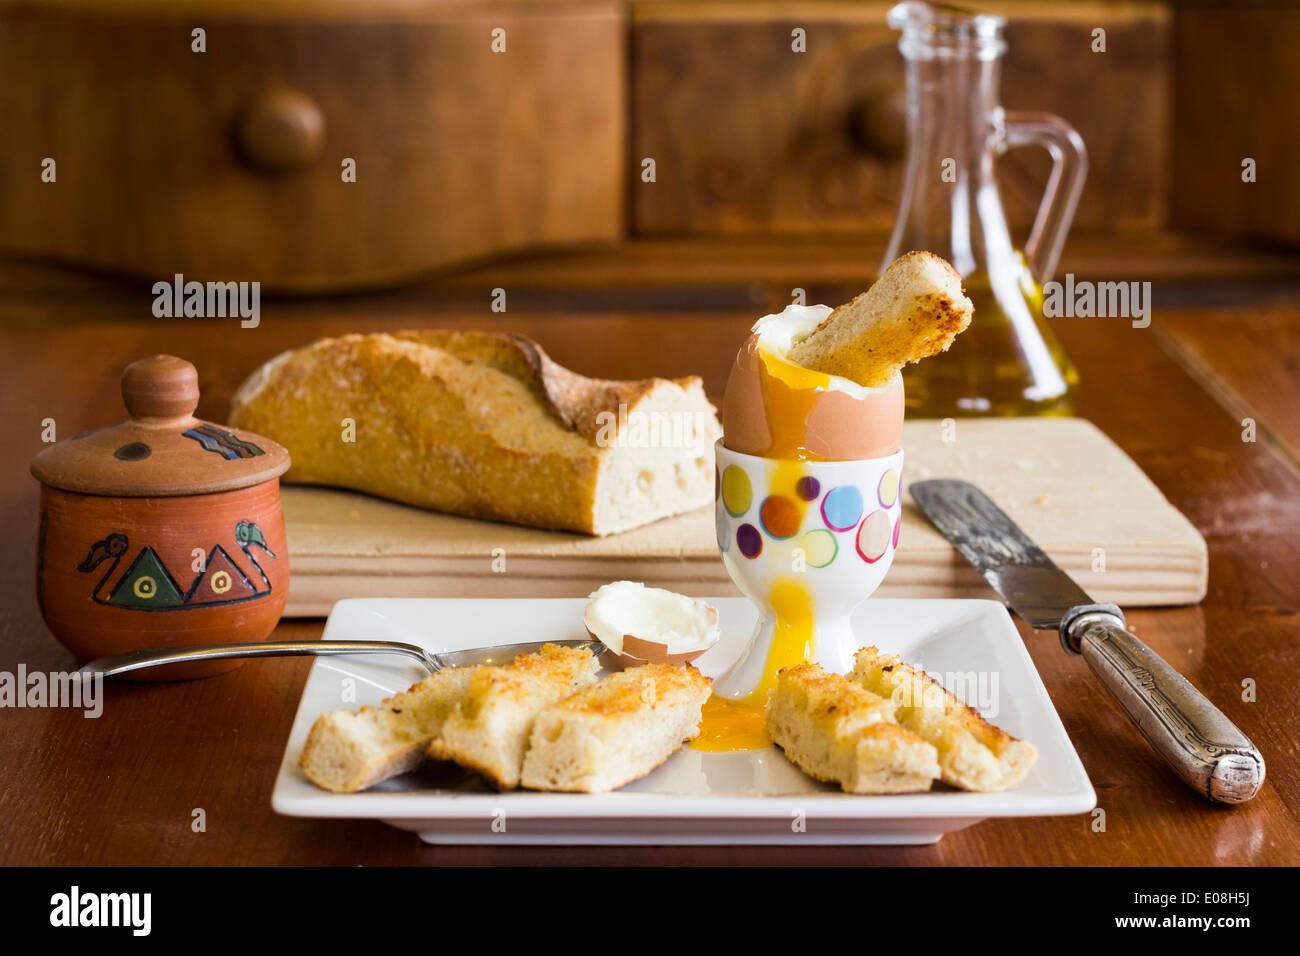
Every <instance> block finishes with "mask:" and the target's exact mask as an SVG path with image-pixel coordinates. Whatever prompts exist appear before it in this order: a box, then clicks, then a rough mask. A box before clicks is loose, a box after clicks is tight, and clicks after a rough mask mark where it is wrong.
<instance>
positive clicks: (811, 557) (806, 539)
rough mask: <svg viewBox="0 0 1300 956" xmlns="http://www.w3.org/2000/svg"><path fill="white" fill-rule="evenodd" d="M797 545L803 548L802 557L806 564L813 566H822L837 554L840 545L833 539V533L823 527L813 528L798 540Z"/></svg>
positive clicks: (832, 559)
mask: <svg viewBox="0 0 1300 956" xmlns="http://www.w3.org/2000/svg"><path fill="white" fill-rule="evenodd" d="M799 547H801V548H803V553H804V558H805V560H807V562H808V564H809V565H810V566H811V567H814V568H824V567H826V566H827V565H828V564H830V563H831V562H832V561H834V560H835V556H836V555H837V554H839V551H840V546H839V544H837V543H836V541H835V535H833V534H832V533H831V532H829V531H827V530H826V529H825V528H814V529H813V530H812V531H809V532H808V533H807V534H805V535H804V536H803V537H802V538H801V539H800V540H799Z"/></svg>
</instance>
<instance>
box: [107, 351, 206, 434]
mask: <svg viewBox="0 0 1300 956" xmlns="http://www.w3.org/2000/svg"><path fill="white" fill-rule="evenodd" d="M122 401H123V402H125V403H126V410H127V411H128V412H130V413H131V417H132V418H135V419H142V418H144V419H150V418H152V419H157V418H185V417H188V416H190V415H193V414H194V409H196V408H198V407H199V373H198V372H197V371H196V370H195V368H194V366H193V365H191V364H190V363H189V362H187V361H185V359H183V358H177V357H176V356H174V355H151V356H150V357H149V358H142V359H139V360H138V361H135V362H132V363H131V364H130V365H128V366H127V367H126V368H124V369H123V370H122Z"/></svg>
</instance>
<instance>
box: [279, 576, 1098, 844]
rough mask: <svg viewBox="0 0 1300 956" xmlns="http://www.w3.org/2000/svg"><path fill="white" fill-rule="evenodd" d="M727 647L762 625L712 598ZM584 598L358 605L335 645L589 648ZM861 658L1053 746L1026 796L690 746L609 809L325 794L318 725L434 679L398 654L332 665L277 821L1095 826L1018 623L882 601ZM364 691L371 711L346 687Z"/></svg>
mask: <svg viewBox="0 0 1300 956" xmlns="http://www.w3.org/2000/svg"><path fill="white" fill-rule="evenodd" d="M709 603H711V604H713V605H714V606H715V607H717V609H718V612H719V615H720V619H721V624H722V640H721V641H720V642H719V644H718V646H717V647H715V648H713V649H712V650H710V651H709V652H708V653H707V654H705V655H704V656H703V657H701V658H700V659H699V660H698V661H697V665H698V666H699V668H700V670H701V671H703V672H704V673H705V674H707V675H709V676H714V675H716V674H718V673H720V672H721V671H722V670H723V669H724V668H725V667H726V666H727V665H728V664H729V663H730V662H731V661H732V660H734V659H735V658H736V657H737V656H738V655H739V654H740V651H741V649H742V647H743V646H744V643H745V641H746V639H747V638H748V636H749V634H750V631H751V629H752V628H753V626H754V623H755V619H756V617H757V612H756V610H755V608H754V606H753V605H752V604H750V603H749V602H748V601H747V600H745V599H744V598H730V597H727V598H717V599H710V600H709ZM585 605H586V601H585V599H582V598H572V599H571V598H530V599H514V600H510V599H506V600H502V599H495V600H484V599H463V600H462V599H444V598H431V599H396V598H394V599H356V600H347V601H340V602H339V603H337V604H336V605H334V609H333V611H332V612H331V614H330V617H329V621H328V622H327V624H326V626H325V634H324V637H323V640H327V641H337V640H400V641H405V642H407V643H414V642H417V641H419V642H421V643H423V644H425V646H427V647H429V648H430V649H432V650H437V651H442V650H455V649H458V648H469V647H482V646H488V645H493V644H513V643H518V642H520V641H543V640H564V639H575V638H583V637H586V632H585V631H584V629H583V625H582V612H583V608H584V606H585ZM853 627H854V632H855V633H856V635H857V636H858V639H859V641H860V642H861V643H862V644H863V645H866V644H875V645H876V646H878V647H880V648H881V650H884V651H888V652H891V653H896V654H901V655H902V656H903V658H904V659H905V660H907V661H909V662H910V663H912V664H915V665H917V666H919V667H922V668H924V669H925V670H926V671H927V672H929V673H930V674H931V675H932V676H934V677H936V678H938V679H940V680H942V681H943V682H944V684H945V685H946V686H948V688H949V689H950V690H952V691H953V692H954V693H955V694H957V695H958V696H960V697H962V698H963V699H964V700H966V702H967V703H969V704H971V705H972V706H974V707H976V708H977V709H979V710H980V711H981V712H982V713H983V714H984V715H985V717H987V718H988V719H989V720H991V721H993V722H994V723H996V724H997V725H998V726H999V727H1002V728H1003V729H1004V730H1006V731H1007V732H1008V733H1011V734H1014V735H1015V736H1017V737H1022V738H1024V739H1026V740H1029V741H1031V742H1032V743H1033V744H1034V745H1035V746H1037V747H1038V754H1039V755H1038V762H1037V763H1036V764H1035V765H1034V767H1033V769H1032V770H1031V771H1030V773H1029V775H1028V777H1026V779H1025V780H1024V782H1023V783H1022V784H1021V785H1020V786H1019V787H1017V788H1015V789H1014V790H1008V791H1006V792H1004V793H965V792H961V791H956V790H950V789H947V788H941V787H940V786H939V785H936V789H934V790H932V791H930V792H927V793H915V794H898V795H889V796H857V795H852V794H846V793H842V792H841V791H840V790H839V789H838V788H836V787H833V786H830V785H827V784H822V783H818V782H817V781H814V780H812V779H810V778H808V777H806V776H804V775H803V774H802V773H800V772H799V771H798V770H797V769H796V768H795V767H794V766H793V765H792V764H791V763H790V762H789V761H787V760H786V759H785V757H784V756H783V755H782V754H781V752H780V751H779V750H777V749H775V748H768V749H766V750H756V751H745V752H740V753H722V754H714V753H701V752H699V751H696V750H692V749H690V748H689V747H687V748H684V749H683V750H681V751H680V752H678V753H677V754H676V755H674V756H673V757H671V758H670V759H669V760H668V761H667V762H666V763H664V764H663V765H662V766H661V767H659V768H658V769H657V770H655V771H654V772H653V773H651V774H650V775H649V776H646V777H643V778H642V779H640V780H637V781H634V782H632V783H630V784H628V785H627V786H626V787H624V788H623V789H622V790H619V791H616V792H614V793H605V794H564V793H533V792H528V791H523V790H519V791H511V792H508V793H497V792H494V791H492V790H489V789H487V788H485V787H483V786H482V785H480V784H478V783H477V782H476V781H474V780H473V779H472V778H471V777H470V776H468V775H467V774H465V773H463V772H461V771H459V770H458V769H456V768H451V767H445V766H438V765H434V766H433V767H431V768H429V769H425V770H421V771H419V772H416V773H411V774H406V775H405V776H402V777H398V778H396V779H393V780H389V781H386V782H384V783H382V784H380V785H379V786H377V787H374V788H373V789H371V790H368V791H365V792H363V793H355V794H333V793H327V792H326V791H324V790H321V789H318V788H317V787H316V786H315V785H313V784H312V783H311V782H309V781H308V780H307V778H306V777H304V776H303V774H302V771H300V770H299V769H298V765H297V760H298V754H299V753H300V752H301V751H302V747H303V744H304V743H305V742H306V740H307V732H308V731H309V730H310V729H311V725H312V723H313V721H315V720H316V718H317V717H318V716H319V715H320V714H321V713H323V712H325V711H327V710H335V709H338V708H340V707H348V708H355V707H360V706H362V705H365V704H377V703H379V702H380V701H381V700H382V699H383V698H385V697H388V696H390V695H391V694H393V693H396V692H398V691H401V690H405V689H406V688H407V687H408V686H409V685H410V684H412V683H413V682H415V681H417V680H419V679H420V678H421V677H423V676H424V671H423V670H422V669H421V668H419V667H418V666H417V665H414V664H408V663H404V662H403V661H402V659H401V658H398V657H388V656H369V657H365V656H356V657H321V658H317V659H316V663H315V665H314V666H313V667H312V670H311V674H310V675H309V676H308V678H307V685H306V687H305V688H304V689H303V695H302V700H301V701H300V702H299V704H298V715H297V717H296V719H295V720H294V724H293V730H292V732H291V733H290V735H289V744H288V747H287V748H286V750H285V756H284V762H283V763H282V764H281V766H280V775H279V777H278V778H277V779H276V783H275V792H274V794H273V795H272V797H271V806H272V807H273V808H274V809H275V810H276V812H278V813H283V814H286V815H288V816H297V817H343V818H370V819H376V820H382V821H384V822H385V823H388V824H391V825H392V826H395V827H400V828H402V829H404V830H413V831H415V832H416V833H418V834H419V835H420V837H421V838H422V839H424V840H426V841H428V842H430V843H461V844H464V843H521V844H591V843H610V844H615V843H621V844H670V843H678V844H687V843H733V844H742V843H743V844H776V843H795V844H799V843H802V844H805V845H807V844H873V843H877V844H883V843H933V842H935V841H937V840H939V839H940V838H941V837H942V836H943V835H944V834H945V833H949V832H951V831H953V830H960V829H962V828H964V827H968V826H970V825H971V824H973V823H978V822H979V821H981V820H983V819H986V818H988V817H1023V816H1052V815H1058V814H1071V813H1086V812H1087V811H1089V810H1091V809H1092V808H1093V806H1095V804H1096V794H1094V793H1093V789H1092V785H1091V784H1090V783H1089V781H1088V776H1087V774H1086V773H1085V772H1084V769H1083V765H1082V764H1081V763H1080V762H1079V756H1078V754H1076V753H1075V750H1074V747H1073V745H1072V744H1071V743H1070V739H1069V737H1068V736H1067V735H1066V733H1065V728H1064V727H1062V726H1061V719H1060V717H1059V716H1057V713H1056V709H1055V708H1054V707H1053V706H1052V702H1051V700H1050V699H1049V698H1048V696H1047V690H1046V689H1045V688H1044V687H1043V682H1042V681H1041V680H1040V679H1039V676H1038V672H1037V671H1036V670H1035V669H1034V665H1033V663H1032V662H1031V660H1030V658H1029V654H1028V653H1027V652H1026V650H1025V647H1024V644H1023V642H1022V641H1021V638H1020V635H1019V633H1018V632H1017V631H1016V628H1015V626H1014V625H1013V624H1012V623H1011V619H1010V618H1009V617H1008V615H1007V611H1006V609H1005V608H1003V607H1002V605H1000V604H998V603H997V602H995V601H968V600H874V599H873V600H868V601H866V602H864V603H863V604H862V605H861V607H859V608H858V610H857V612H856V614H855V615H854V618H853ZM345 687H352V688H354V689H355V701H353V700H347V701H346V702H345V699H344V693H343V692H344V688H345Z"/></svg>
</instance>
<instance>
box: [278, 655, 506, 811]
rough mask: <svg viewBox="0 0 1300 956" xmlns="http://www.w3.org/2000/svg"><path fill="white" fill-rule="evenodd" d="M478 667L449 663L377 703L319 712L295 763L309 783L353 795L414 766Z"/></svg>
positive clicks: (422, 757) (421, 758) (461, 695)
mask: <svg viewBox="0 0 1300 956" xmlns="http://www.w3.org/2000/svg"><path fill="white" fill-rule="evenodd" d="M480 670H483V668H480V667H448V668H446V669H444V670H441V671H439V672H438V673H436V674H431V675H430V676H428V677H426V678H425V679H424V680H422V681H420V682H419V683H417V684H415V685H413V686H412V687H411V688H410V689H409V690H406V691H403V692H402V693H400V694H395V695H393V696H392V697H390V698H388V699H387V700H385V701H384V702H383V703H381V704H380V705H379V706H378V707H362V708H361V710H360V711H356V712H354V711H350V710H334V711H330V712H329V713H327V714H321V715H320V716H319V717H317V718H316V722H315V723H314V724H313V725H312V728H311V733H310V734H308V735H307V744H306V746H304V747H303V750H302V754H301V755H300V756H299V758H298V766H300V767H301V768H302V771H303V773H305V774H306V775H307V779H309V780H310V781H311V782H312V783H314V784H316V785H317V786H319V787H323V788H325V789H326V790H332V791H334V792H335V793H355V792H356V791H357V790H364V789H366V788H367V787H373V786H374V785H375V784H377V783H379V782H380V781H381V780H387V779H388V778H389V777H395V776H397V775H398V774H402V773H406V772H407V771H409V770H414V769H415V768H416V767H418V766H419V765H420V764H421V763H422V762H423V761H424V759H425V750H426V748H427V747H428V745H429V741H430V740H432V739H433V738H434V737H435V736H437V734H438V732H439V731H440V730H441V729H442V724H443V721H445V720H446V719H447V716H448V715H449V714H450V713H451V712H452V710H453V709H454V708H455V707H456V705H457V704H458V703H459V702H460V700H461V698H462V697H464V695H465V693H466V691H468V690H469V686H470V681H471V679H472V677H473V676H474V674H475V673H476V672H478V671H480Z"/></svg>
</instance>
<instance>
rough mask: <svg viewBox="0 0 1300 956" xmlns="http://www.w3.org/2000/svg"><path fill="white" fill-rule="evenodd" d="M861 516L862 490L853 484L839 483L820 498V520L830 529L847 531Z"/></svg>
mask: <svg viewBox="0 0 1300 956" xmlns="http://www.w3.org/2000/svg"><path fill="white" fill-rule="evenodd" d="M861 517H862V492H861V491H859V490H858V489H857V488H856V487H854V486H853V485H840V486H839V487H838V488H832V489H831V490H830V491H828V492H826V497H825V498H823V499H822V520H823V521H825V522H826V527H828V528H830V529H831V530H832V531H848V530H849V529H850V528H852V527H853V526H854V525H856V524H857V523H858V519H859V518H861Z"/></svg>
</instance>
